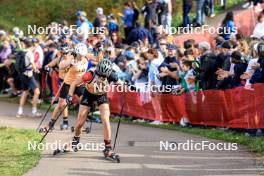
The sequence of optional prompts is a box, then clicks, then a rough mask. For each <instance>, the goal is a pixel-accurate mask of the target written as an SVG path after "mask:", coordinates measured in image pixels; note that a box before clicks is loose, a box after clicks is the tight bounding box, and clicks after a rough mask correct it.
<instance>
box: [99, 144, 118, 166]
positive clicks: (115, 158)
mask: <svg viewBox="0 0 264 176" xmlns="http://www.w3.org/2000/svg"><path fill="white" fill-rule="evenodd" d="M103 153H104V157H105V158H109V159H110V160H112V161H116V162H117V163H120V157H119V155H118V154H116V153H115V151H114V150H113V149H112V147H109V146H106V147H105V149H104V150H103Z"/></svg>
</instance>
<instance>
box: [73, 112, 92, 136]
mask: <svg viewBox="0 0 264 176" xmlns="http://www.w3.org/2000/svg"><path fill="white" fill-rule="evenodd" d="M90 117H92V116H88V117H87V119H86V123H88V122H89V121H90V126H89V127H86V128H85V129H84V130H83V132H85V133H87V134H88V133H91V132H92V124H93V121H92V120H91V118H90ZM74 130H75V128H74V126H72V127H71V132H72V133H73V132H74Z"/></svg>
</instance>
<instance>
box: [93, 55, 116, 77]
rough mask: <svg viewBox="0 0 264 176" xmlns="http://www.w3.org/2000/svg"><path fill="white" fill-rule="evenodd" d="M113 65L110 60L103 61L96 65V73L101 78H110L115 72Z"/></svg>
mask: <svg viewBox="0 0 264 176" xmlns="http://www.w3.org/2000/svg"><path fill="white" fill-rule="evenodd" d="M112 65H113V64H112V62H111V61H110V60H109V59H103V60H101V61H100V62H98V64H97V65H96V73H97V74H98V75H100V76H106V77H109V76H110V74H111V73H112V71H113V68H112Z"/></svg>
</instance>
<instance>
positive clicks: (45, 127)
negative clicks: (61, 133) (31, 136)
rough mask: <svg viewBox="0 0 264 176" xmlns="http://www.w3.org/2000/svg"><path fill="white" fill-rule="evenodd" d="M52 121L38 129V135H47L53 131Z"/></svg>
mask: <svg viewBox="0 0 264 176" xmlns="http://www.w3.org/2000/svg"><path fill="white" fill-rule="evenodd" d="M54 123H55V122H54V120H51V121H50V122H49V124H48V125H47V126H44V127H41V128H39V130H38V132H39V133H47V132H48V131H49V129H50V131H52V130H54Z"/></svg>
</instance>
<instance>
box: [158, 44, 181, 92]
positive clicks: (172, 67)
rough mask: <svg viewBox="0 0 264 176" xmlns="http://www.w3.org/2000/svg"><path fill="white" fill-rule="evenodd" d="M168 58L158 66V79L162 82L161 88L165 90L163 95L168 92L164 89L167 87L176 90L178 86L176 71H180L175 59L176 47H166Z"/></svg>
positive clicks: (169, 45)
mask: <svg viewBox="0 0 264 176" xmlns="http://www.w3.org/2000/svg"><path fill="white" fill-rule="evenodd" d="M167 50H168V56H167V57H166V58H165V59H164V61H163V62H162V64H161V65H160V66H159V71H160V74H159V77H160V79H161V81H162V86H163V88H165V90H164V93H171V92H168V90H167V89H166V87H167V86H169V87H170V88H172V89H173V90H175V89H176V86H177V85H178V84H179V82H178V81H179V75H178V73H177V71H179V70H180V67H179V61H178V60H177V59H176V50H177V48H176V46H174V45H172V44H168V45H167Z"/></svg>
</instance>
